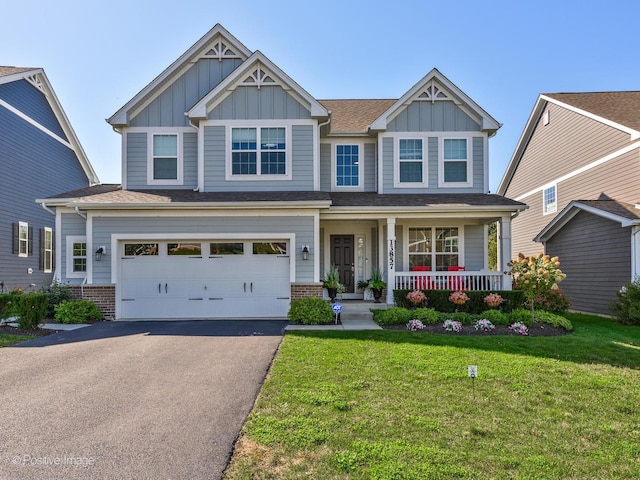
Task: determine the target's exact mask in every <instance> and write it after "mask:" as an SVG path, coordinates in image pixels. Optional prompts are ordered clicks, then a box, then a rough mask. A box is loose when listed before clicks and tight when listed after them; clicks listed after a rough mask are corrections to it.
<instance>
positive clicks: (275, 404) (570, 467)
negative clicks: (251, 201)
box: [225, 314, 640, 479]
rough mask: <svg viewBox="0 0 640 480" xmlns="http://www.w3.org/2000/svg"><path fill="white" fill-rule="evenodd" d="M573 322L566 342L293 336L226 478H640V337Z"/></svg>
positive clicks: (598, 322)
mask: <svg viewBox="0 0 640 480" xmlns="http://www.w3.org/2000/svg"><path fill="white" fill-rule="evenodd" d="M569 317H570V320H571V321H572V323H573V325H574V327H575V332H574V333H571V334H569V335H564V336H559V337H513V336H488V337H483V336H477V337H476V336H449V335H438V334H425V333H411V332H403V331H372V332H344V331H332V332H318V331H314V332H311V331H297V332H295V333H288V334H287V335H286V336H285V338H284V340H283V342H282V345H281V347H280V351H279V353H278V355H277V357H276V358H275V360H274V363H273V366H272V369H271V372H270V373H269V375H268V378H267V381H266V382H265V384H264V386H263V389H262V391H261V393H260V396H259V398H258V401H257V404H256V406H255V408H254V410H253V412H252V413H251V415H250V417H249V419H248V421H247V423H246V425H245V427H244V429H243V434H242V435H241V437H240V439H239V440H238V442H237V444H236V449H235V454H234V458H233V460H232V463H231V465H230V467H229V468H228V470H227V472H226V475H225V478H227V479H244V478H274V479H275V478H278V479H280V478H318V479H331V478H349V479H360V478H362V479H365V478H367V479H369V478H380V479H383V478H384V479H396V478H416V479H428V478H504V479H507V478H522V479H525V478H531V479H534V478H535V479H543V478H549V479H557V478H563V479H585V478H640V402H639V396H638V392H639V391H640V328H638V327H623V326H618V325H616V324H615V323H613V321H612V320H608V319H603V318H600V317H593V316H586V315H577V314H574V315H570V316H569ZM468 365H477V366H478V379H477V380H476V381H475V391H474V390H473V389H472V381H471V379H470V378H468V376H467V366H468Z"/></svg>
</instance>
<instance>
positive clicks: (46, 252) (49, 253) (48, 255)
mask: <svg viewBox="0 0 640 480" xmlns="http://www.w3.org/2000/svg"><path fill="white" fill-rule="evenodd" d="M47 235H48V236H49V238H50V243H51V248H47ZM43 240H44V245H43V246H42V250H43V252H44V259H43V262H42V265H43V267H44V273H51V272H52V271H53V268H52V267H53V229H52V228H51V227H44V239H43ZM47 258H48V259H49V266H50V268H47Z"/></svg>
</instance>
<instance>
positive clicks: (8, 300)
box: [0, 293, 20, 319]
mask: <svg viewBox="0 0 640 480" xmlns="http://www.w3.org/2000/svg"><path fill="white" fill-rule="evenodd" d="M19 299H20V296H19V295H15V294H13V293H0V319H3V318H9V317H13V316H14V315H17V313H15V312H16V309H17V306H18V300H19Z"/></svg>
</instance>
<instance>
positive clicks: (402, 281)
mask: <svg viewBox="0 0 640 480" xmlns="http://www.w3.org/2000/svg"><path fill="white" fill-rule="evenodd" d="M507 282H508V285H507ZM402 289H409V290H413V289H419V290H511V279H510V277H508V276H507V277H506V281H505V275H504V274H503V273H502V272H466V271H465V272H395V290H402Z"/></svg>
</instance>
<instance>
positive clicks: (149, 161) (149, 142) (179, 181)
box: [147, 130, 184, 185]
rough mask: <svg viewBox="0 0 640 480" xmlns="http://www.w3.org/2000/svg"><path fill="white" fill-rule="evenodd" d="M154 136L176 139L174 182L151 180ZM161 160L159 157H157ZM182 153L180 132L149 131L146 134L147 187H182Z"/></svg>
mask: <svg viewBox="0 0 640 480" xmlns="http://www.w3.org/2000/svg"><path fill="white" fill-rule="evenodd" d="M155 135H175V136H176V137H177V142H176V143H177V145H176V148H177V149H178V152H177V154H178V160H177V163H178V165H177V169H178V172H177V173H178V178H176V179H175V180H170V179H158V180H156V179H155V178H153V159H154V156H153V137H154V136H155ZM159 158H161V157H159ZM183 165H184V159H183V152H182V132H176V131H161V130H158V131H149V132H148V134H147V185H182V184H183V182H184V175H183Z"/></svg>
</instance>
